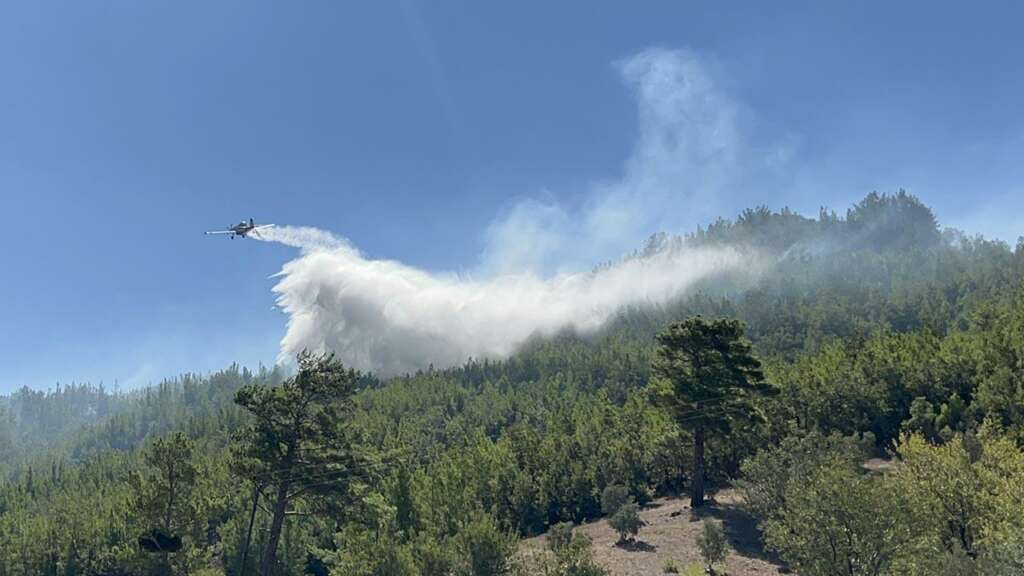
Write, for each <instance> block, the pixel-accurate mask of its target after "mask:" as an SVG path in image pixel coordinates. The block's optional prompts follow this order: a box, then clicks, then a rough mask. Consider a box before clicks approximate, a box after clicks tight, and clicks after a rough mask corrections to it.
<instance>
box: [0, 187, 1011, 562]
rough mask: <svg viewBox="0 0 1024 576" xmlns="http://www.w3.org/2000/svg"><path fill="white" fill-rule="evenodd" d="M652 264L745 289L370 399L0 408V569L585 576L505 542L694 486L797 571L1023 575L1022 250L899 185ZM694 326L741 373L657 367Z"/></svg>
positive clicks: (196, 385) (180, 384) (317, 363)
mask: <svg viewBox="0 0 1024 576" xmlns="http://www.w3.org/2000/svg"><path fill="white" fill-rule="evenodd" d="M673 244H685V245H694V246H696V245H714V244H721V245H729V246H737V247H740V248H745V247H750V248H756V249H757V250H758V254H760V257H762V258H763V259H764V264H765V265H764V266H763V268H764V271H763V272H761V273H759V274H757V275H756V277H751V275H750V274H747V273H744V274H735V273H723V274H721V275H719V276H717V277H714V278H711V279H708V280H707V281H705V282H703V283H702V284H701V285H700V286H699V287H698V288H697V289H695V290H693V291H691V292H689V293H687V294H682V295H680V296H679V297H678V298H677V299H676V300H674V301H673V302H671V303H670V304H668V305H665V306H658V307H655V306H645V307H635V308H631V309H627V310H622V311H621V312H620V313H619V314H618V315H617V316H616V318H614V319H613V321H611V322H610V323H608V325H607V326H605V327H604V328H603V329H602V330H601V331H600V332H598V333H596V334H578V333H576V332H574V331H573V330H572V329H571V328H567V329H566V330H565V331H564V332H562V333H560V334H558V335H557V336H554V337H550V338H540V337H538V338H535V339H533V340H531V341H529V342H528V343H527V344H525V345H524V346H523V347H522V349H520V350H519V351H518V352H517V353H516V354H514V355H513V356H512V357H510V358H508V359H504V360H489V359H481V360H476V359H469V360H467V362H466V363H465V364H464V365H462V366H459V367H455V368H448V369H433V368H432V367H424V368H423V370H422V371H421V372H418V373H416V374H409V375H405V376H402V377H397V378H393V379H389V380H384V381H382V380H378V379H376V378H374V377H373V376H372V375H366V374H358V373H354V372H351V371H349V370H346V369H345V368H344V367H342V366H340V365H339V364H338V363H337V362H336V361H335V360H333V359H331V358H329V357H321V356H307V357H303V358H302V359H300V361H299V365H298V368H297V369H296V370H294V371H291V372H288V371H284V370H282V369H279V368H274V369H265V368H261V369H259V370H258V371H255V372H253V371H250V370H247V369H244V368H241V367H237V366H231V367H228V368H227V369H225V370H223V371H221V372H218V373H215V374H212V375H208V376H204V375H193V374H188V375H184V376H181V377H178V378H175V379H171V380H167V381H165V382H161V383H160V384H158V385H156V386H153V387H150V388H146V389H142V390H136V391H130V392H110V391H107V390H104V389H103V388H102V387H93V386H88V385H76V386H66V387H61V388H58V389H56V390H52V391H49V392H37V391H32V390H29V389H22V390H19V391H17V392H15V393H13V394H11V395H9V396H7V397H5V398H3V399H2V400H0V576H8V575H12V576H13V575H19V576H21V575H24V576H28V575H35V574H46V575H68V576H70V575H78V574H108V575H112V576H113V575H129V574H160V573H164V574H206V575H211V574H229V575H237V574H240V573H242V572H243V571H244V573H245V574H257V573H260V571H261V570H262V571H263V573H275V574H281V575H298V574H303V573H309V574H346V575H347V574H366V575H370V574H396V575H397V574H422V575H448V574H460V575H462V574H465V575H485V574H515V573H538V572H541V573H544V574H550V575H555V574H566V575H568V574H578V575H583V574H595V575H596V574H601V573H602V569H601V568H600V567H598V566H596V565H594V564H593V563H592V562H591V561H590V560H589V558H588V552H587V549H586V548H587V547H586V542H583V541H578V540H576V539H573V538H572V537H571V536H568V535H564V534H563V537H560V539H559V538H552V542H554V543H558V542H561V544H553V545H552V551H551V552H550V554H551V555H552V558H551V559H549V560H550V561H548V562H545V563H543V566H540V567H538V566H533V567H530V566H524V565H523V563H522V562H521V561H520V559H519V558H518V556H517V554H516V546H517V540H518V539H519V538H521V537H525V536H530V535H535V534H539V533H543V532H547V531H548V530H549V529H551V528H552V527H554V526H558V527H559V528H558V529H557V530H558V531H559V532H560V533H561V532H562V531H564V530H565V526H566V525H565V524H562V523H565V522H570V523H579V522H583V521H585V520H588V519H593V518H597V517H601V516H603V515H605V514H606V513H607V512H609V511H610V510H612V509H610V508H609V506H608V504H607V502H602V496H605V495H607V494H609V493H614V492H615V491H617V490H621V491H622V494H623V502H627V501H628V502H635V504H636V505H637V506H644V505H646V504H647V503H649V502H650V501H651V500H652V499H654V498H656V497H659V496H663V495H687V496H690V495H691V492H692V490H693V489H694V487H695V486H698V487H703V490H706V491H708V493H709V494H713V493H714V491H715V490H717V489H722V488H724V487H727V486H735V487H738V488H739V490H740V491H741V493H742V494H743V495H744V497H745V502H746V507H747V509H748V510H749V512H750V514H752V515H753V516H754V517H755V518H756V519H757V520H758V526H759V529H760V533H761V536H762V539H763V542H764V545H765V547H766V549H767V550H768V551H769V552H770V553H772V554H774V555H775V557H776V558H777V559H778V560H779V561H781V562H784V563H786V564H787V565H789V566H790V567H791V568H792V569H793V570H794V571H795V572H796V573H798V574H801V575H823V576H824V575H837V574H841V575H849V576H853V575H880V574H920V575H934V574H950V575H952V574H993V575H1003V574H1005V575H1011V574H1021V573H1024V452H1022V447H1024V243H1021V242H1018V244H1017V245H1016V246H1013V247H1011V246H1008V245H1006V244H1005V243H1002V242H997V241H989V240H985V239H982V238H972V237H967V236H965V235H963V234H961V233H959V232H956V231H952V230H942V229H941V228H940V227H939V226H938V224H937V222H936V220H935V218H934V216H933V214H932V213H931V211H930V210H929V209H928V208H927V207H926V206H924V205H923V204H922V203H920V202H919V201H918V200H917V199H916V198H914V197H913V196H910V195H908V194H905V193H903V192H900V193H897V194H893V195H879V194H871V195H869V196H867V197H866V198H865V199H864V200H862V201H861V202H860V203H858V204H857V205H855V206H854V207H852V208H850V209H849V210H848V211H847V212H846V214H845V215H844V216H839V215H836V214H835V213H833V212H830V211H826V210H822V211H821V213H820V215H819V216H818V217H817V218H807V217H804V216H801V215H798V214H796V213H793V212H791V211H788V210H783V211H781V212H774V211H770V210H768V209H766V208H758V209H752V210H747V211H744V212H743V213H742V214H740V215H739V216H738V217H737V218H736V219H735V220H720V221H718V222H715V223H713V224H711V225H710V226H708V227H707V228H704V229H700V230H697V231H696V232H695V233H693V234H689V235H687V236H685V237H667V236H657V237H654V238H652V239H651V241H650V242H649V243H648V245H647V246H645V247H644V248H643V249H642V250H641V251H639V252H638V254H637V256H636V257H642V255H643V253H645V252H647V251H653V250H662V249H669V248H671V245H673ZM698 315H699V316H701V317H702V318H707V319H734V320H738V321H740V322H739V323H735V322H733V323H724V324H723V323H719V324H715V325H716V326H719V328H720V329H721V330H724V331H726V332H728V331H729V330H732V329H733V328H736V327H738V328H736V329H738V333H736V334H734V336H736V337H737V339H736V340H735V342H733V343H732V344H729V345H728V347H729V350H731V352H729V354H735V355H736V358H738V359H739V360H736V361H735V362H733V363H730V362H724V364H722V366H723V367H720V369H718V371H717V372H708V371H706V370H705V371H703V372H700V371H698V372H693V374H690V376H689V377H684V376H686V375H685V374H683V376H680V374H682V373H683V372H685V370H686V369H687V368H686V367H687V366H691V365H692V361H691V364H687V363H686V361H683V360H679V359H678V358H677V357H674V356H672V355H671V354H670V353H669V352H670V350H669V348H665V347H666V346H669V347H671V346H686V345H693V346H703V348H700V350H705V351H706V350H712V351H714V350H719V352H716V354H719V355H718V356H715V357H716V358H726V360H728V359H729V357H728V355H727V354H726V353H725V352H722V351H721V350H720V349H719V348H715V346H718V345H719V344H720V343H721V341H720V339H719V340H716V339H715V338H717V336H714V335H712V336H714V337H711V336H707V337H705V338H704V339H703V340H700V339H694V338H690V339H689V340H687V339H686V338H685V337H686V336H687V334H688V333H687V334H682V335H680V334H678V333H677V334H676V336H677V337H676V338H675V340H673V338H671V337H669V336H667V335H671V334H672V332H671V329H670V327H672V326H675V327H676V329H681V328H680V327H681V326H685V323H684V321H686V320H687V319H692V318H694V317H695V316H698ZM680 323H682V324H680ZM705 324H708V325H710V323H705ZM728 326H731V327H733V328H728ZM691 328H693V325H692V323H691ZM721 333H725V332H721ZM659 334H661V335H662V336H661V337H659ZM746 339H749V346H748V345H747V344H746V342H747V340H746ZM695 341H697V342H698V343H697V344H693V342H695ZM673 342H675V343H674V344H673ZM680 342H682V344H680ZM687 343H689V344H687ZM723 349H724V348H723ZM748 356H749V360H747V358H748ZM737 366H741V367H745V368H743V369H742V370H740V369H739V368H736V367H737ZM680 371H682V372H680ZM740 372H743V375H742V376H743V378H742V379H741V378H740V376H739V375H738V374H739V373H740ZM694 374H696V376H694ZM719 380H720V381H721V382H722V383H723V384H721V385H720V386H719V385H716V384H715V382H718V381H719ZM694 383H696V384H694ZM748 384H749V385H748ZM673 385H674V386H675V389H674V390H675V391H674V392H673V389H672V386H673ZM716 386H717V387H716ZM755 389H756V390H760V392H759V393H757V394H754V393H752V392H751V390H755ZM684 393H688V394H690V396H687V397H685V398H684ZM666 394H668V395H669V396H670V399H671V401H670V402H666V401H664V399H665V397H666ZM673 394H674V396H673ZM695 423H703V424H706V427H705V426H703V425H695ZM705 433H706V434H705ZM695 434H699V435H700V437H699V438H695ZM705 436H706V437H705ZM695 447H699V448H696V449H699V450H700V451H701V453H702V457H699V458H695V456H697V455H696V454H695ZM872 457H881V458H886V459H891V466H888V467H886V469H885V471H884V472H871V471H866V470H865V469H864V468H863V467H862V464H863V463H864V462H865V461H866V460H867V459H869V458H872ZM695 462H699V467H697V470H698V471H699V470H702V473H700V477H699V479H697V480H698V481H696V482H695V474H694V472H695ZM610 487H611V488H613V490H611V492H610V491H609V488H610ZM256 495H258V499H254V496H256ZM254 501H256V505H255V506H254ZM603 504H604V505H603ZM629 505H630V504H625V506H627V507H628V506H629ZM695 505H700V502H696V501H695ZM622 508H623V505H617V506H615V507H614V508H613V509H614V510H620V509H622ZM250 519H253V524H254V528H253V530H252V532H251V544H250V545H249V547H248V550H246V544H245V543H246V540H247V535H248V533H249V531H248V529H249V526H250ZM626 520H628V519H625V520H623V522H626ZM637 529H639V530H640V536H639V537H641V538H642V535H643V532H642V528H639V527H637ZM624 534H626V532H624ZM140 538H141V540H142V541H140ZM179 539H180V540H179ZM143 541H144V542H143ZM165 541H166V542H165ZM154 542H156V544H154ZM167 542H171V543H167ZM268 544H270V545H268ZM147 545H148V548H150V549H148V550H147ZM154 546H155V547H157V548H161V549H162V550H163V551H160V550H158V551H155V552H154V551H153V550H152V548H153V547H154ZM179 546H180V547H179ZM170 548H173V549H175V551H174V552H167V550H168V549H170ZM268 551H269V554H268Z"/></svg>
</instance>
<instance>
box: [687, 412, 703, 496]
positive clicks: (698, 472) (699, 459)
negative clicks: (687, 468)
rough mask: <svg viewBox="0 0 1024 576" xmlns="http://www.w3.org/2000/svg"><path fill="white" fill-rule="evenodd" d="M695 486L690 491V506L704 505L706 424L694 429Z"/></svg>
mask: <svg viewBox="0 0 1024 576" xmlns="http://www.w3.org/2000/svg"><path fill="white" fill-rule="evenodd" d="M692 484H693V486H692V489H691V491H690V508H700V507H701V506H703V505H704V426H702V425H700V424H698V425H697V426H696V427H695V428H694V429H693V483H692Z"/></svg>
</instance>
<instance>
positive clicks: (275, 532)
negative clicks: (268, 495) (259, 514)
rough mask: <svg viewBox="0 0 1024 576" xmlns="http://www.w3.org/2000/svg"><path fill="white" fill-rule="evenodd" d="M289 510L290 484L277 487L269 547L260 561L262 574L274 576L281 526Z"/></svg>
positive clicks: (268, 540) (262, 575) (268, 541)
mask: <svg viewBox="0 0 1024 576" xmlns="http://www.w3.org/2000/svg"><path fill="white" fill-rule="evenodd" d="M287 510H288V485H287V484H281V485H280V486H278V487H277V499H276V500H275V501H274V518H273V520H271V522H270V535H269V536H268V537H267V547H266V548H264V549H263V560H262V561H261V562H260V576H273V575H274V573H275V572H276V570H277V542H278V541H279V540H280V539H281V528H282V526H284V515H285V512H286V511H287Z"/></svg>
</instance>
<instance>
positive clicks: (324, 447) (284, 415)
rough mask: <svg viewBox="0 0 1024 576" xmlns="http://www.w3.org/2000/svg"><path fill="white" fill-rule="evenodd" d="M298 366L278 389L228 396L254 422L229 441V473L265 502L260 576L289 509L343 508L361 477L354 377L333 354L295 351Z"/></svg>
mask: <svg viewBox="0 0 1024 576" xmlns="http://www.w3.org/2000/svg"><path fill="white" fill-rule="evenodd" d="M298 365H299V371H298V374H296V375H295V377H293V378H291V379H289V380H287V381H285V382H284V383H282V384H281V385H280V386H277V387H273V388H271V387H265V386H261V385H258V384H248V385H246V386H244V387H242V388H241V389H239V390H238V393H237V395H236V397H235V402H236V403H237V404H238V405H240V406H242V407H243V408H245V409H247V410H248V411H249V412H250V413H252V415H253V417H254V422H253V423H252V425H250V426H248V427H247V428H244V429H243V430H241V431H240V432H239V434H238V435H237V437H236V442H235V446H234V456H235V458H234V461H235V468H236V470H237V471H238V472H239V473H240V474H241V475H243V476H244V477H246V478H248V479H249V480H250V481H252V482H253V483H254V484H255V485H256V487H257V489H258V491H259V492H260V493H261V494H267V495H268V498H269V500H270V503H269V505H270V512H271V524H270V532H269V535H268V537H267V540H266V545H265V548H264V550H263V556H262V559H261V561H260V574H263V575H265V576H271V575H272V574H274V573H275V570H276V566H277V548H278V542H279V541H280V539H281V531H282V528H283V526H284V520H285V517H286V516H290V515H294V514H297V513H299V511H297V510H295V505H296V504H298V503H300V502H301V503H305V504H306V505H307V507H319V508H320V509H321V510H323V509H328V508H332V507H334V506H338V505H344V503H346V502H347V501H348V500H349V497H350V496H351V495H352V489H353V488H354V486H356V485H358V484H359V483H360V480H361V479H362V478H363V477H364V473H365V472H366V470H367V466H366V461H365V460H364V458H362V456H361V455H360V453H358V446H356V442H355V441H354V433H353V431H352V428H351V421H352V419H351V415H352V412H353V409H354V404H353V400H352V396H353V395H354V394H355V393H356V391H357V390H358V387H359V383H360V380H361V375H360V374H359V373H358V372H355V371H353V370H350V369H346V368H345V367H344V366H343V365H342V364H341V362H340V361H338V360H337V359H335V357H334V355H333V354H310V353H306V352H303V353H302V354H300V355H299V356H298Z"/></svg>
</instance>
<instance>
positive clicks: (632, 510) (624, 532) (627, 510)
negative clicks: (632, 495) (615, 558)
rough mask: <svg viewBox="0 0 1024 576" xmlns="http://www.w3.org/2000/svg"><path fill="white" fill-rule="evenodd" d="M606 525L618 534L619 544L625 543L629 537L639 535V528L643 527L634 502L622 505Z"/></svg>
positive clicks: (638, 510)
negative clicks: (609, 525)
mask: <svg viewBox="0 0 1024 576" xmlns="http://www.w3.org/2000/svg"><path fill="white" fill-rule="evenodd" d="M608 523H609V524H611V527H612V528H614V529H615V531H616V532H618V533H619V543H620V544H621V543H623V542H625V541H626V539H627V538H628V537H629V536H636V535H637V534H639V533H640V527H641V526H643V525H644V521H643V520H641V519H640V506H638V505H637V504H636V503H634V502H630V503H628V504H625V505H623V506H622V507H621V508H619V510H618V512H616V513H615V514H614V515H613V516H612V517H611V519H610V520H609V521H608Z"/></svg>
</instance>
